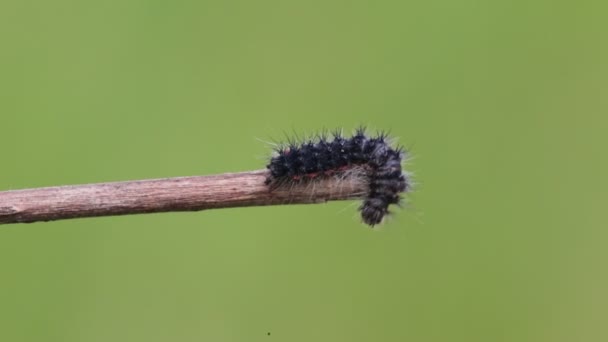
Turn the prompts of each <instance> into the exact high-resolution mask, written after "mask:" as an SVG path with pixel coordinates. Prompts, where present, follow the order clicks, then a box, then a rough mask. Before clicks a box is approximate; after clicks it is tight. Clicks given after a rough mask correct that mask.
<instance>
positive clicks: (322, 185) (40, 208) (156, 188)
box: [0, 170, 367, 224]
mask: <svg viewBox="0 0 608 342" xmlns="http://www.w3.org/2000/svg"><path fill="white" fill-rule="evenodd" d="M266 177H267V170H259V171H250V172H241V173H226V174H220V175H212V176H195V177H178V178H165V179H150V180H139V181H128V182H114V183H99V184H85V185H72V186H59V187H49V188H37V189H25V190H12V191H4V192H0V224H7V223H29V222H38V221H54V220H63V219H70V218H78V217H95V216H111V215H128V214H141V213H157V212H169V211H197V210H205V209H218V208H233V207H248V206H262V205H276V204H304V203H322V202H326V201H331V200H345V199H356V198H362V197H363V196H365V194H366V192H367V185H366V184H365V182H363V181H362V180H360V179H357V178H356V177H354V178H352V180H347V181H339V180H338V179H335V178H328V179H320V180H318V181H315V184H314V186H310V185H311V184H305V183H303V184H301V185H295V186H293V185H291V186H290V187H277V188H276V189H271V188H269V187H268V186H267V185H266V184H264V181H265V179H266Z"/></svg>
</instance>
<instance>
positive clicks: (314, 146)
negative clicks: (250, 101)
mask: <svg viewBox="0 0 608 342" xmlns="http://www.w3.org/2000/svg"><path fill="white" fill-rule="evenodd" d="M406 157H407V155H406V153H405V150H404V149H403V148H401V147H392V146H391V144H390V141H389V139H388V136H387V135H386V134H384V133H379V134H377V135H375V136H368V135H367V134H366V132H365V129H363V128H361V129H358V130H357V131H356V132H355V133H354V134H353V135H352V136H351V137H344V136H343V135H342V134H341V133H339V132H334V133H333V134H332V136H331V138H328V137H327V136H325V135H320V136H318V137H317V138H315V139H310V140H307V141H304V142H301V143H295V142H291V143H289V144H287V145H285V146H280V147H278V148H277V149H276V151H275V155H274V156H273V157H272V158H271V160H270V163H269V164H268V165H267V168H268V170H269V176H268V178H267V179H266V184H267V185H268V186H269V187H270V189H271V190H272V189H274V188H277V187H282V186H297V185H302V184H308V185H310V184H312V185H313V186H314V183H315V181H316V180H318V179H320V178H328V177H337V178H338V179H339V180H341V181H347V180H351V181H353V180H356V181H364V182H365V184H367V193H366V194H364V195H363V196H362V197H363V202H362V204H361V206H360V207H359V211H360V212H361V218H362V220H363V222H364V223H366V224H368V225H370V226H372V227H373V226H375V225H377V224H379V223H381V222H382V220H383V219H384V218H385V217H386V216H387V214H389V206H390V205H392V204H397V205H398V204H400V203H401V201H402V194H403V193H406V192H407V191H409V190H410V187H411V185H410V179H409V177H408V174H407V173H406V172H404V170H403V167H402V162H403V161H404V160H405V159H406Z"/></svg>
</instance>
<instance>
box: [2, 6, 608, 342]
mask: <svg viewBox="0 0 608 342" xmlns="http://www.w3.org/2000/svg"><path fill="white" fill-rule="evenodd" d="M605 7H606V6H605V5H603V4H602V3H601V2H596V3H594V2H587V1H581V2H570V3H561V2H554V1H509V2H484V1H470V0H464V1H457V2H456V1H428V2H397V1H395V2H391V1H376V2H352V1H329V2H327V1H316V2H284V1H216V2H207V1H204V2H198V1H173V2H170V1H143V0H139V1H137V0H128V1H124V0H122V1H103V2H100V1H96V2H89V1H66V0H58V1H40V0H38V1H16V0H3V1H2V2H1V3H0V43H1V45H0V146H1V148H2V158H1V169H0V189H3V190H8V189H19V188H28V187H38V186H50V185H60V184H77V183H89V182H103V181H118V180H130V179H140V178H153V177H170V176H185V175H199V174H212V173H221V172H234V171H244V170H252V169H260V168H263V167H264V165H265V162H266V159H267V158H268V156H269V151H270V148H269V146H268V145H267V144H265V143H264V142H261V141H260V140H263V141H266V140H281V139H282V138H283V137H284V134H285V132H287V134H288V135H289V134H291V132H296V133H298V134H304V133H310V132H315V131H316V130H319V129H321V128H335V127H342V128H344V129H345V130H346V131H350V130H351V129H353V128H354V127H356V126H358V125H359V124H366V125H368V126H369V127H371V128H372V129H390V130H391V132H392V135H394V136H396V137H398V138H399V142H400V143H402V144H404V145H405V146H408V147H409V148H410V149H411V151H412V154H413V156H414V158H413V160H412V161H411V162H410V163H409V164H408V169H409V170H411V171H413V172H414V173H415V179H416V182H417V187H416V191H415V192H414V193H413V194H411V196H409V205H408V206H407V207H406V208H404V209H403V210H400V211H399V212H398V213H397V214H396V215H394V216H393V217H392V218H391V219H390V220H389V222H388V223H386V224H384V225H382V226H381V227H380V228H378V229H374V230H371V229H369V228H367V227H366V226H364V225H362V224H361V223H360V222H359V218H358V213H357V212H356V205H357V204H356V203H355V202H334V203H330V204H327V205H314V206H281V207H264V208H246V209H231V210H215V211H208V212H200V213H176V214H173V213H171V214H156V215H140V216H128V217H114V218H96V219H81V220H72V221H63V222H55V223H38V224H31V225H11V226H2V227H0V340H1V341H205V340H206V341H272V340H274V341H407V340H411V341H601V340H608V318H607V317H608V272H607V270H606V264H607V261H608V248H607V247H608V232H607V231H606V228H607V224H606V223H607V222H608V221H607V220H606V217H605V214H604V212H605V206H606V201H607V199H608V198H607V196H606V195H607V194H608V191H607V190H608V189H607V185H608V184H607V182H606V173H607V171H608V167H607V166H608V163H607V160H606V151H605V150H606V147H607V146H608V144H607V143H608V139H607V138H606V137H605V135H606V128H608V118H607V117H606V114H607V113H608V111H607V110H608V94H607V93H608V82H607V81H608V62H607V60H608V53H607V52H608V48H607V45H606V34H607V33H608V29H607V28H608V25H607V24H606V8H605ZM268 333H270V335H268Z"/></svg>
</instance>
